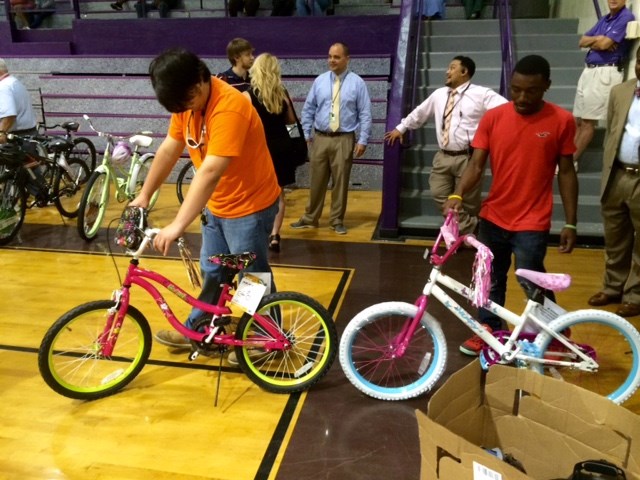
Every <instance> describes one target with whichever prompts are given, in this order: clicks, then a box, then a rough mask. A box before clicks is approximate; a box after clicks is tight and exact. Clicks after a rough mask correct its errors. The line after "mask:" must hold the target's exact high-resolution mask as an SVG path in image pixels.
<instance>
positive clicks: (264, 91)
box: [244, 53, 296, 252]
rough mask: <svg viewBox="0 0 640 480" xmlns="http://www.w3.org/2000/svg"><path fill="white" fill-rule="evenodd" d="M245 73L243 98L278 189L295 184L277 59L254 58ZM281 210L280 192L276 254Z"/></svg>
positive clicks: (288, 109) (290, 114) (272, 244)
mask: <svg viewBox="0 0 640 480" xmlns="http://www.w3.org/2000/svg"><path fill="white" fill-rule="evenodd" d="M249 74H250V77H251V87H250V88H249V90H247V91H246V92H244V95H246V96H248V97H249V98H250V99H251V103H252V104H253V106H254V107H255V109H256V110H257V111H258V114H259V115H260V119H261V120H262V125H263V126H264V133H265V136H266V138H267V146H268V147H269V152H270V153H271V158H272V159H273V166H274V168H275V170H276V176H277V177H278V184H279V185H280V187H284V186H285V185H290V184H292V183H295V181H296V167H295V165H294V164H293V162H292V161H291V159H290V158H289V150H290V148H291V139H290V137H289V131H288V130H287V125H292V124H295V123H296V120H295V114H294V111H293V105H292V104H291V100H290V99H289V96H288V95H287V92H286V90H285V88H284V85H283V84H282V78H281V73H280V64H279V62H278V59H277V58H276V57H275V56H273V55H271V54H270V53H263V54H261V55H258V57H257V58H256V59H255V61H254V62H253V66H252V67H251V69H250V70H249ZM284 208H285V204H284V189H283V190H282V191H281V192H280V200H279V208H278V214H277V215H276V219H275V221H274V222H273V229H272V231H271V236H270V237H269V249H270V250H272V251H275V252H279V251H280V228H281V227H282V221H283V220H284Z"/></svg>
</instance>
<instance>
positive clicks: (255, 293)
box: [231, 273, 267, 315]
mask: <svg viewBox="0 0 640 480" xmlns="http://www.w3.org/2000/svg"><path fill="white" fill-rule="evenodd" d="M266 290H267V284H266V283H265V282H263V281H262V280H260V279H259V278H258V277H256V276H255V275H251V274H250V273H245V274H244V275H243V276H242V280H240V284H239V285H238V288H237V289H236V293H235V295H234V296H233V298H232V299H231V303H232V304H234V305H237V306H238V307H240V308H241V309H242V310H244V311H245V312H247V313H248V314H250V315H253V314H254V313H255V312H256V309H257V308H258V305H259V304H260V300H262V297H263V296H264V292H265V291H266Z"/></svg>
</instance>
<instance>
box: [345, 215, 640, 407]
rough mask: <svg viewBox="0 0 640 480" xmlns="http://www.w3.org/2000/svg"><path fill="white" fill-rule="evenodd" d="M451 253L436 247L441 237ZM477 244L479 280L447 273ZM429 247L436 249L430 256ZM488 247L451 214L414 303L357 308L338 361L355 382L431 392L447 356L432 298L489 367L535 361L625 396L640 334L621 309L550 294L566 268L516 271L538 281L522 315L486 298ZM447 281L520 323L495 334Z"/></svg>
mask: <svg viewBox="0 0 640 480" xmlns="http://www.w3.org/2000/svg"><path fill="white" fill-rule="evenodd" d="M443 241H444V242H445V244H446V251H445V253H444V254H442V255H439V254H438V253H437V252H438V248H439V246H440V245H441V243H442V242H443ZM463 243H464V244H466V245H469V246H472V247H474V248H476V249H477V253H476V261H475V264H474V278H473V282H472V287H473V288H469V287H466V286H464V285H463V284H461V283H460V282H458V281H456V280H455V279H453V278H451V277H449V276H448V275H445V274H444V273H442V266H443V265H444V264H445V263H446V262H447V260H449V258H451V256H452V255H453V254H454V253H455V252H456V251H457V250H458V248H460V246H461V245H462V244H463ZM427 255H429V249H428V248H427V250H426V252H425V257H426V256H427ZM492 258H493V255H492V254H491V252H490V251H489V249H488V248H487V247H486V246H485V245H483V244H482V243H480V242H479V241H478V240H476V239H475V237H474V236H473V235H463V236H461V237H459V236H458V232H457V221H456V218H455V216H454V214H453V213H449V215H448V216H447V219H446V220H445V223H444V226H443V227H442V228H441V231H440V234H439V236H438V237H437V239H436V241H435V244H434V245H433V247H432V249H431V255H430V261H431V264H432V265H433V268H432V270H431V272H430V274H429V278H428V280H427V283H426V284H425V286H424V288H423V290H422V294H421V295H420V296H419V297H418V299H417V300H416V302H415V304H414V305H411V304H410V303H405V302H385V303H380V304H377V305H373V306H370V307H368V308H366V309H365V310H363V311H362V312H360V313H359V314H358V315H356V316H355V317H354V318H353V319H352V320H351V321H350V322H349V324H348V326H347V327H346V329H345V331H344V333H343V335H342V339H341V341H340V350H339V356H340V364H341V366H342V369H343V371H344V373H345V375H346V376H347V378H348V379H349V381H350V382H351V383H352V384H353V385H354V386H355V387H356V388H358V389H359V390H361V391H362V392H364V393H366V394H367V395H369V396H371V397H374V398H378V399H382V400H404V399H408V398H412V397H416V396H418V395H421V394H422V393H425V392H427V391H428V390H430V389H431V388H432V387H433V386H434V385H435V383H436V382H437V381H438V379H440V377H441V375H442V374H443V372H444V370H445V367H446V363H447V342H446V339H445V336H444V333H443V331H442V327H441V326H440V324H439V323H438V321H437V320H436V319H435V318H434V317H433V316H432V315H431V314H429V313H427V311H426V310H427V307H428V305H429V300H430V298H431V297H432V296H433V297H435V298H436V299H437V300H439V301H440V302H441V303H442V304H443V305H444V306H445V307H446V308H447V310H449V311H450V312H451V313H453V314H454V315H455V316H456V317H457V318H458V319H459V320H460V321H461V322H462V323H463V324H464V325H466V326H467V327H469V328H470V329H471V330H472V331H473V333H475V334H476V335H478V336H480V337H481V338H482V340H484V342H485V343H486V344H487V345H486V347H485V348H484V350H483V351H482V353H481V354H480V361H481V363H482V365H483V367H485V368H488V367H489V366H490V365H492V364H495V363H504V364H513V365H515V366H517V367H524V368H531V369H533V370H535V371H537V372H539V373H542V374H547V375H553V376H555V377H559V378H562V379H563V380H564V381H567V382H570V383H572V384H575V385H579V386H581V387H583V388H586V389H588V390H591V391H594V392H596V393H598V394H600V395H604V396H607V397H608V398H609V399H611V400H612V401H614V402H616V403H618V404H620V403H622V402H624V401H625V400H627V399H628V398H629V397H631V395H633V393H634V392H635V391H636V389H637V388H638V385H639V384H640V357H639V353H640V334H639V333H638V331H637V330H636V329H635V328H634V327H633V325H631V324H630V323H629V322H628V321H626V320H625V319H623V318H622V317H620V316H618V315H615V314H613V313H610V312H606V311H603V310H594V309H589V310H578V311H575V312H565V311H564V310H562V309H561V308H560V307H559V306H558V305H556V304H555V303H554V302H551V301H550V300H549V299H546V298H545V297H544V296H543V295H542V292H543V291H544V290H552V291H560V290H564V289H566V288H568V287H569V285H570V283H571V277H570V276H569V275H566V274H554V273H540V272H534V271H530V270H522V269H518V270H516V275H518V276H519V277H521V278H523V279H527V280H528V281H530V282H532V283H533V284H535V285H536V286H538V287H539V288H540V290H539V291H538V292H536V293H535V294H533V295H531V297H533V298H536V299H538V298H545V299H544V300H542V303H541V302H538V301H536V300H532V299H529V300H528V301H527V304H526V306H525V309H524V311H523V312H522V314H521V315H517V314H515V313H513V312H511V311H509V310H507V309H506V308H504V307H502V306H500V305H498V304H496V303H494V302H492V301H491V300H489V299H488V290H489V286H490V271H491V259H492ZM441 285H442V286H444V287H446V288H448V289H449V290H451V291H453V292H455V293H456V294H459V295H461V296H462V297H464V298H466V299H468V300H470V301H471V302H472V303H473V304H474V306H477V307H480V306H482V307H484V308H486V309H488V310H490V311H491V312H493V313H495V314H496V315H498V316H499V317H500V318H502V319H504V320H505V321H507V322H508V323H509V324H511V325H513V327H514V328H513V331H498V332H493V333H490V332H488V331H487V330H485V328H483V326H482V324H481V323H480V322H479V321H477V320H476V319H475V318H473V316H471V315H470V314H469V313H468V312H467V311H466V310H465V309H464V308H462V306H461V305H460V304H458V303H457V302H456V301H455V300H454V299H453V298H452V297H451V296H449V295H448V294H447V293H446V292H445V291H444V290H443V289H442V288H441Z"/></svg>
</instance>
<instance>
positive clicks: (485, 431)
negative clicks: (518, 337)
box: [417, 361, 640, 480]
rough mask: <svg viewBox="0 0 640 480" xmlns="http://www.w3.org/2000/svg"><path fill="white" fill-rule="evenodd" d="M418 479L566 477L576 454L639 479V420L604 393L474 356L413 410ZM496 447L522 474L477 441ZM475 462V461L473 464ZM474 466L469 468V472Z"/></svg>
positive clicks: (580, 457) (576, 459)
mask: <svg viewBox="0 0 640 480" xmlns="http://www.w3.org/2000/svg"><path fill="white" fill-rule="evenodd" d="M417 416H418V424H419V430H420V443H421V450H422V478H423V479H425V480H426V479H429V480H434V479H444V480H452V479H455V480H463V479H473V480H484V479H489V478H491V479H493V478H499V477H491V476H484V477H483V476H481V475H480V474H479V473H477V472H478V471H481V468H488V469H490V471H491V472H496V473H498V474H500V475H502V476H503V477H502V478H504V479H509V480H511V479H514V480H520V479H527V478H528V479H537V480H550V479H553V478H562V477H565V478H566V477H568V476H569V475H570V474H571V472H572V470H573V466H574V465H575V464H576V463H578V462H580V461H584V460H597V459H605V460H609V461H611V462H613V463H615V464H616V465H619V466H621V467H622V468H623V469H624V470H625V472H626V473H627V478H628V479H638V480H640V465H639V462H640V419H639V417H638V416H637V415H635V414H633V413H632V412H630V411H628V410H626V409H625V408H623V407H620V406H618V405H615V404H614V403H613V402H611V401H610V400H608V399H606V398H604V397H601V396H599V395H596V394H594V393H591V392H589V391H586V390H584V389H581V388H578V387H575V386H573V385H571V384H568V383H564V382H562V381H559V380H556V379H553V378H550V377H545V376H542V375H539V374H537V373H535V372H532V371H529V370H526V369H517V368H513V367H508V366H502V365H495V366H493V367H491V368H490V369H489V372H488V373H486V374H485V372H483V371H482V369H481V368H480V364H479V362H478V361H475V362H472V363H471V364H469V365H468V366H466V367H465V368H463V369H461V370H460V371H458V372H456V373H455V374H453V375H452V376H451V377H450V378H449V379H448V380H447V381H446V382H445V384H444V385H443V386H442V387H441V388H440V389H439V390H438V391H437V392H436V393H435V394H434V395H433V397H432V398H431V400H430V401H429V407H428V413H427V414H426V415H425V414H424V413H422V412H420V411H418V412H417ZM480 447H487V448H494V447H499V448H501V449H502V451H503V452H505V453H509V454H511V455H513V457H514V458H516V459H517V460H518V461H520V462H521V463H522V465H523V466H524V468H525V470H526V472H527V475H525V474H523V473H521V472H519V471H518V470H517V469H515V468H514V467H511V466H510V465H508V464H506V463H504V462H502V461H500V460H499V459H497V458H496V457H495V456H493V455H491V454H489V453H487V452H486V451H485V450H484V449H483V448H480ZM474 462H475V463H474ZM474 468H476V469H477V471H476V472H475V473H474Z"/></svg>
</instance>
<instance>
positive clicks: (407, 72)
mask: <svg viewBox="0 0 640 480" xmlns="http://www.w3.org/2000/svg"><path fill="white" fill-rule="evenodd" d="M421 11H422V0H408V1H404V2H402V6H401V9H400V16H399V22H400V29H399V33H400V35H399V38H398V44H397V49H396V55H395V60H394V62H393V68H392V72H391V89H390V91H389V101H388V102H387V121H386V130H387V131H390V130H393V129H394V128H395V127H396V125H398V123H400V120H402V117H403V113H404V110H405V108H406V106H407V100H408V99H407V90H408V89H407V88H406V86H409V87H412V90H411V93H412V94H411V98H410V99H409V101H415V92H416V90H417V70H418V65H417V62H418V52H419V43H420V33H421V23H422V19H421ZM411 68H413V70H411ZM383 152H384V153H383V158H384V161H383V175H382V211H381V214H380V222H379V233H380V235H381V236H388V237H394V236H397V231H398V207H399V201H400V187H401V184H400V183H401V173H402V172H401V170H402V169H401V160H402V150H401V147H400V145H399V142H396V143H395V144H394V145H393V146H390V145H388V144H387V143H384V146H383Z"/></svg>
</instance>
